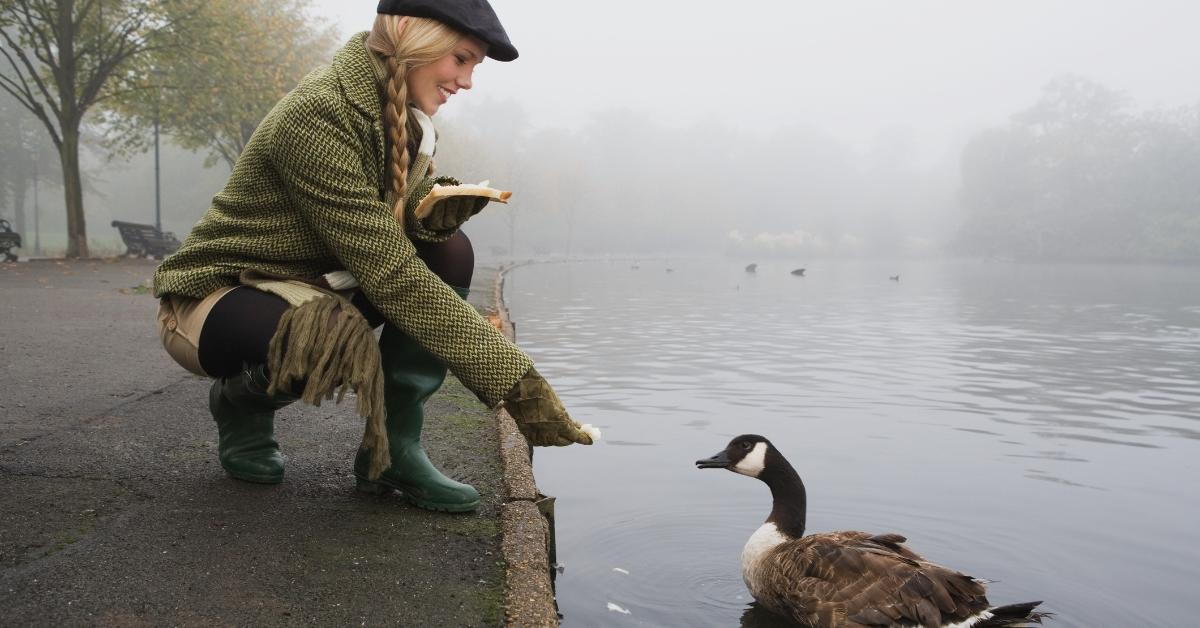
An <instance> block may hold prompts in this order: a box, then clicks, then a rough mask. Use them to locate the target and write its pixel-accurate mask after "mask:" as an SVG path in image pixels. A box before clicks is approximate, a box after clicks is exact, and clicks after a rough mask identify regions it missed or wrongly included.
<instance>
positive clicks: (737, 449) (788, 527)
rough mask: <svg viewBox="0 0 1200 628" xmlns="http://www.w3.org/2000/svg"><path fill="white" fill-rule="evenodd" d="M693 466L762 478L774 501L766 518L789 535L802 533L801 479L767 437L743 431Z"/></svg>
mask: <svg viewBox="0 0 1200 628" xmlns="http://www.w3.org/2000/svg"><path fill="white" fill-rule="evenodd" d="M696 466H697V467H698V468H700V469H728V470H729V471H733V472H734V473H738V474H741V475H745V476H749V477H752V478H757V479H758V480H760V481H762V482H763V483H765V484H766V485H767V486H768V487H770V489H771V497H772V499H773V501H774V504H773V507H772V508H771V515H770V516H769V517H767V522H768V523H769V524H772V525H773V526H774V527H775V528H776V529H778V530H779V531H780V532H781V533H783V534H785V535H787V536H788V537H789V538H799V537H801V536H803V534H804V519H805V509H806V505H807V496H806V494H805V491H804V483H803V482H802V481H801V480H800V475H799V474H798V473H796V469H795V468H793V467H792V465H791V464H790V463H789V462H788V461H787V459H786V458H784V457H783V454H781V453H779V450H777V449H775V446H774V445H772V444H771V441H769V440H767V439H766V437H764V436H759V435H758V434H742V435H741V436H738V437H735V438H734V439H733V440H731V441H729V444H728V445H726V446H725V449H722V450H721V451H719V452H717V454H716V455H714V456H712V457H711V458H705V459H703V460H697V461H696Z"/></svg>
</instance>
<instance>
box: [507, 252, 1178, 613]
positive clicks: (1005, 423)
mask: <svg viewBox="0 0 1200 628" xmlns="http://www.w3.org/2000/svg"><path fill="white" fill-rule="evenodd" d="M745 264H746V261H741V260H727V261H672V262H671V263H669V264H668V263H666V262H662V261H647V260H642V261H640V262H639V263H638V264H636V267H635V266H634V265H632V264H631V263H630V262H628V261H625V262H612V263H605V262H588V263H574V264H538V265H532V266H526V267H522V268H519V269H517V270H516V271H514V272H513V274H512V276H511V277H510V280H509V281H508V287H507V292H506V298H507V299H508V302H509V306H510V308H511V309H512V314H513V318H514V319H515V320H516V321H517V323H518V330H519V338H518V340H519V341H520V343H521V345H522V346H523V347H524V348H526V350H528V351H529V352H530V354H531V355H533V357H534V358H535V359H536V360H537V362H538V365H539V370H540V371H541V372H543V373H544V374H546V375H547V376H548V377H549V378H550V379H551V381H552V382H553V383H554V384H555V387H556V389H557V390H558V391H559V394H560V395H561V396H562V397H563V398H564V400H565V401H566V403H567V405H568V408H569V409H570V410H571V412H572V414H573V415H574V416H576V417H577V418H580V419H582V420H583V421H585V422H590V423H594V424H597V425H598V426H599V427H601V429H603V430H604V435H605V438H606V440H604V441H602V442H601V443H600V444H598V445H596V446H594V447H592V448H582V447H570V448H565V449H561V450H557V449H540V450H538V453H537V457H536V460H535V468H536V471H537V475H538V480H539V484H540V485H541V487H542V488H543V490H544V491H545V492H546V493H548V494H551V495H555V496H557V497H558V502H557V506H556V516H557V536H558V558H559V561H560V563H562V564H563V565H564V567H565V570H564V572H563V573H562V574H561V575H560V576H559V577H558V581H557V584H558V592H559V604H560V607H561V609H562V611H563V613H564V616H565V623H566V625H567V626H572V625H575V626H592V625H617V626H626V625H627V626H737V625H739V622H743V624H744V625H747V626H749V625H754V626H762V625H770V624H769V623H763V622H770V621H772V620H771V619H770V618H767V619H763V618H761V617H760V615H762V614H764V613H762V612H761V611H754V610H752V609H751V607H750V606H749V605H750V603H751V602H752V600H751V599H750V598H749V596H748V594H747V592H746V590H745V587H744V586H743V585H742V583H741V577H740V573H739V566H738V555H739V553H740V550H741V546H742V544H743V543H744V542H745V539H746V538H747V536H748V535H749V534H750V533H751V532H752V531H753V530H754V529H755V528H756V527H757V526H758V524H759V523H761V521H762V519H763V518H764V517H765V516H766V513H767V511H768V510H769V508H770V496H769V493H768V492H767V491H766V488H765V487H764V486H762V485H761V484H759V483H757V482H755V481H753V480H749V479H747V478H742V477H740V476H736V475H734V474H730V473H712V472H709V473H700V472H697V471H696V470H695V469H694V468H692V465H691V462H692V461H693V460H696V459H697V458H699V457H704V456H708V455H711V454H712V453H713V452H715V451H717V450H719V449H720V448H721V447H723V446H724V444H725V443H726V442H727V441H728V439H729V438H730V437H731V436H733V435H736V434H739V433H745V432H756V433H761V434H764V435H766V436H768V437H769V438H771V439H772V440H773V441H774V442H775V443H776V445H778V446H779V447H780V449H781V450H782V451H783V452H784V453H785V454H786V455H788V456H789V457H790V459H791V460H792V462H793V463H794V464H795V466H796V467H797V469H798V470H799V471H800V473H801V475H802V476H803V477H804V478H805V482H806V484H807V485H808V490H809V508H810V510H809V529H811V530H814V531H821V530H834V529H846V528H857V529H866V530H870V531H874V532H890V531H896V532H901V533H904V534H905V535H906V536H908V537H909V540H910V543H911V544H912V546H913V547H914V548H915V549H916V550H918V551H920V552H922V553H924V554H926V555H927V556H928V557H929V558H931V559H934V560H938V561H940V562H944V563H946V564H949V565H951V566H953V567H955V568H958V569H961V570H963V571H966V572H968V573H971V574H973V575H976V576H979V577H984V578H988V579H992V580H997V581H998V582H997V583H996V584H994V585H992V587H991V591H992V595H991V597H992V598H993V600H995V601H999V602H1015V601H1022V600H1027V599H1045V600H1047V602H1046V608H1047V610H1051V611H1054V612H1056V613H1057V614H1058V616H1057V618H1056V621H1055V625H1060V626H1095V625H1183V624H1186V623H1187V621H1186V620H1185V618H1187V617H1189V616H1190V615H1188V614H1185V613H1186V612H1187V610H1186V609H1185V607H1184V604H1185V601H1186V600H1187V599H1188V595H1190V593H1189V594H1186V595H1185V592H1187V591H1190V589H1191V587H1192V584H1191V583H1194V582H1196V581H1200V569H1198V568H1197V566H1196V565H1197V563H1198V561H1197V558H1200V551H1198V550H1197V541H1200V533H1198V532H1196V531H1195V529H1196V526H1195V525H1194V524H1193V523H1192V521H1193V520H1194V519H1195V517H1196V514H1197V510H1198V506H1200V500H1198V498H1197V492H1196V491H1195V489H1194V488H1192V487H1191V486H1190V485H1188V484H1189V482H1190V481H1185V480H1184V479H1183V478H1189V477H1195V476H1196V472H1197V470H1198V467H1200V463H1198V462H1197V453H1198V451H1197V450H1198V449H1200V445H1198V441H1200V438H1198V437H1200V421H1198V419H1200V383H1198V382H1197V379H1196V374H1197V373H1200V272H1197V270H1196V269H1195V268H1176V267H1158V266H1155V267H1150V266H1146V267H1113V266H1034V265H1028V266H1024V265H1011V264H972V263H965V264H964V263H957V264H944V265H938V264H932V263H930V264H913V263H907V264H904V265H887V264H867V263H826V264H815V263H809V264H805V266H806V267H807V268H808V271H807V273H806V275H805V276H804V277H796V276H792V275H790V274H789V270H790V269H791V268H792V267H793V266H794V265H791V266H789V265H786V264H775V265H772V264H769V263H760V265H759V267H758V269H757V272H756V273H754V274H749V273H746V272H744V270H743V267H744V266H745ZM668 267H669V268H671V269H672V271H673V272H670V273H668V272H666V269H667V268H668ZM896 274H900V275H901V276H902V277H903V280H902V281H899V282H897V281H891V280H889V277H891V276H893V275H896ZM1131 597H1132V598H1133V599H1137V600H1139V601H1138V603H1137V604H1132V605H1131V604H1128V603H1126V602H1124V601H1123V600H1128V599H1130V598H1131ZM610 603H611V604H613V605H615V606H617V607H619V608H620V609H622V610H628V611H629V613H628V614H626V613H622V612H616V611H612V610H609V608H610V607H609V606H608V605H609V604H610ZM767 615H769V614H767Z"/></svg>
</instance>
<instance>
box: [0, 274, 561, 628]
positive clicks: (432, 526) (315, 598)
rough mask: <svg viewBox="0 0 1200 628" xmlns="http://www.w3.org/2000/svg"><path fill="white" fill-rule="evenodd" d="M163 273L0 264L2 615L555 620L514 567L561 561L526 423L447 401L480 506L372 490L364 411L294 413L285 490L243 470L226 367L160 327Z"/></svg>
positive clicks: (437, 415) (285, 419)
mask: <svg viewBox="0 0 1200 628" xmlns="http://www.w3.org/2000/svg"><path fill="white" fill-rule="evenodd" d="M153 268H154V262H151V261H145V260H80V261H70V262H66V261H59V262H55V261H33V262H22V263H15V264H0V608H3V609H4V611H3V612H2V613H0V625H5V626H30V625H56V626H57V625H84V624H86V625H96V624H100V625H122V626H125V625H135V626H137V625H256V626H257V625H290V624H320V625H349V624H354V625H404V626H493V625H500V624H503V623H505V621H506V615H507V621H508V623H510V624H513V625H526V624H529V625H534V624H540V625H545V624H552V623H553V602H552V598H550V597H548V596H550V595H551V593H550V591H549V590H548V588H547V587H546V586H544V585H538V586H535V587H534V588H533V589H530V590H528V591H523V593H522V595H524V596H525V597H526V598H528V600H527V601H522V600H520V599H518V600H516V601H514V600H513V599H506V594H507V595H509V597H510V598H511V595H512V590H513V588H514V585H513V584H512V582H513V581H514V574H513V573H512V572H513V569H514V567H517V568H519V569H521V570H524V572H523V574H524V575H522V574H517V576H516V579H515V580H516V581H519V582H523V581H524V580H531V581H532V580H537V581H539V582H540V578H542V576H541V575H540V573H541V572H543V571H546V569H545V568H544V565H545V564H546V563H545V560H546V559H545V553H544V549H542V548H541V547H540V546H541V545H544V543H545V534H546V532H545V523H544V521H539V520H537V518H536V509H534V508H533V506H532V502H533V501H535V500H536V497H537V496H536V490H535V488H534V487H533V484H532V476H531V475H529V477H528V478H524V479H520V480H514V479H513V473H512V472H511V470H509V469H508V468H507V465H508V464H509V463H505V462H502V456H501V453H502V452H506V453H504V458H505V459H509V460H512V459H519V458H520V456H519V455H517V456H514V452H519V451H520V448H521V446H522V445H523V443H521V442H519V441H514V440H513V439H512V436H513V432H512V431H511V425H510V426H509V431H508V432H507V434H508V436H507V437H506V432H505V431H504V430H503V429H501V430H500V431H499V432H497V429H496V425H495V422H494V420H493V419H492V418H491V416H490V415H489V413H488V412H487V410H486V409H485V408H484V407H483V406H482V405H481V404H480V403H479V402H478V401H476V400H475V398H474V396H473V395H471V394H470V393H468V392H467V391H466V390H465V389H464V388H463V387H462V386H461V385H460V384H458V382H457V381H455V380H453V378H450V381H448V383H447V385H446V386H445V387H443V390H442V391H440V392H439V393H438V394H437V395H435V397H434V398H433V399H432V400H431V402H430V405H429V406H428V408H427V410H428V414H429V416H430V419H429V420H428V421H427V424H426V430H425V437H424V441H425V444H426V448H427V450H428V451H429V455H430V457H431V458H432V459H433V460H434V461H435V463H437V464H438V465H439V466H440V467H441V468H442V469H443V471H445V472H446V473H447V474H448V475H450V476H452V477H455V478H457V479H460V480H462V481H466V482H470V483H472V484H474V485H475V486H476V487H477V488H479V490H480V492H481V493H482V494H483V500H482V503H481V505H480V508H479V511H478V512H476V513H471V514H466V515H449V514H441V513H431V512H426V511H424V510H420V509H418V508H415V507H411V506H409V505H407V504H406V503H405V502H404V501H403V500H401V499H399V498H397V497H395V496H392V497H388V498H370V497H363V496H360V495H358V494H357V493H355V492H354V488H353V487H354V478H353V476H352V472H351V465H352V462H353V457H354V452H355V450H356V448H357V445H358V442H359V439H360V438H361V435H362V421H361V419H359V418H358V417H356V416H355V415H354V413H353V406H352V404H350V403H347V404H344V405H342V406H336V405H332V404H331V403H329V402H327V403H326V404H325V405H323V406H321V407H310V406H306V405H303V404H293V405H292V406H290V407H289V408H287V409H284V410H282V411H280V412H279V414H278V416H277V424H276V432H277V435H278V437H279V440H280V443H281V446H282V448H283V451H284V453H285V455H286V456H287V475H286V478H285V480H284V483H283V484H281V485H277V486H260V485H252V484H247V483H243V482H238V481H235V480H231V479H229V478H228V477H227V476H226V475H225V474H224V472H223V471H222V470H221V468H220V465H219V464H218V462H217V454H216V428H215V425H214V424H213V421H212V419H211V418H210V416H209V414H208V410H207V402H206V399H207V390H208V387H209V382H208V380H205V379H203V378H200V377H196V376H194V375H191V374H189V373H187V372H186V371H184V370H183V369H182V368H180V367H179V366H177V365H176V364H175V363H174V362H173V361H171V359H170V358H169V357H168V356H167V355H166V353H165V352H163V350H162V349H161V347H160V345H159V342H158V339H157V337H156V334H155V330H154V315H155V312H156V305H157V303H156V301H155V299H154V298H153V297H152V296H151V295H150V294H149V293H148V291H147V290H146V289H145V286H147V285H148V283H147V282H148V280H149V278H150V276H151V274H152V272H153ZM493 274H494V273H493ZM483 279H484V280H486V276H485V277H484V278H483ZM476 293H477V294H476V296H475V298H478V299H486V298H490V297H491V296H494V294H493V293H492V292H491V291H489V290H486V289H484V290H479V289H477V290H476ZM473 300H474V299H473ZM501 418H506V417H504V416H503V415H501ZM509 422H510V423H511V419H509ZM506 438H507V444H503V442H504V441H505V439H506ZM516 438H517V439H519V436H517V437H516ZM525 472H526V473H527V469H526V471H525ZM522 483H523V484H522ZM514 487H515V488H514ZM522 487H523V488H522ZM515 493H523V495H515ZM531 510H532V511H533V515H532V516H531V515H530V511H531ZM539 526H540V527H539ZM505 529H509V530H520V533H519V534H511V533H510V534H509V535H508V536H507V537H506V536H505V534H504V533H503V531H504V530H505ZM539 535H540V536H539ZM518 536H520V537H522V538H517V537H518ZM507 546H512V547H507ZM514 548H515V549H514ZM539 551H540V553H539ZM514 552H515V553H514ZM506 556H507V557H508V559H507V560H506ZM513 557H520V558H513ZM518 562H523V564H522V565H517V564H516V563H518ZM529 574H532V576H530V575H529ZM506 579H507V581H508V582H509V584H508V585H507V586H506ZM545 582H546V583H547V584H548V582H549V580H548V576H545ZM548 605H549V606H548ZM530 609H533V610H532V611H531V610H530Z"/></svg>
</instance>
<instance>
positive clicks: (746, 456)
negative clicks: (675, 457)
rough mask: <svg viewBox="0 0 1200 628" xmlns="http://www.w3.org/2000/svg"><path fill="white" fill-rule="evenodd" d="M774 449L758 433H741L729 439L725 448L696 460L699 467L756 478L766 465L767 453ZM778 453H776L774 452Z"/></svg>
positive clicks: (769, 442)
mask: <svg viewBox="0 0 1200 628" xmlns="http://www.w3.org/2000/svg"><path fill="white" fill-rule="evenodd" d="M773 450H774V447H772V446H771V441H769V440H767V439H766V438H764V437H762V436H759V435H758V434H742V435H741V436H738V437H737V438H734V439H733V440H731V441H729V444H728V445H726V446H725V449H722V450H721V451H719V452H717V453H716V455H714V456H712V457H711V458H705V459H703V460H697V461H696V467H697V468H700V469H728V470H730V471H733V472H734V473H740V474H742V475H748V476H750V477H752V478H757V477H759V476H760V475H762V473H763V471H764V470H765V469H766V465H767V453H768V452H771V451H773ZM776 455H778V454H776Z"/></svg>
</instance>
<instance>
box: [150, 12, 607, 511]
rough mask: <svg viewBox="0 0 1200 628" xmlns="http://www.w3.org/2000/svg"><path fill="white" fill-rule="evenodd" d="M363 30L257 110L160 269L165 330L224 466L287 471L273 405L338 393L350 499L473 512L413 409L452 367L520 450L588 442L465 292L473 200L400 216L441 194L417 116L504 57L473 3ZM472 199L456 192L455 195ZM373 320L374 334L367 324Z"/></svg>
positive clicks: (493, 27) (494, 24)
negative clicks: (424, 441) (233, 159)
mask: <svg viewBox="0 0 1200 628" xmlns="http://www.w3.org/2000/svg"><path fill="white" fill-rule="evenodd" d="M378 13H379V15H378V16H377V17H376V20H375V26H374V28H373V30H372V31H371V32H370V33H369V34H368V33H360V34H358V35H356V36H355V37H353V38H351V39H350V41H349V42H348V43H347V44H346V45H345V46H344V47H343V48H342V49H341V50H340V51H339V52H338V53H337V55H336V56H335V57H334V60H333V63H332V64H331V65H330V66H328V67H325V68H321V69H318V70H316V71H314V72H313V73H311V74H310V75H309V76H307V77H306V78H305V79H304V80H303V81H302V82H301V83H300V85H299V86H297V87H296V89H295V90H293V91H292V92H291V93H290V94H288V95H287V96H286V97H284V98H283V100H281V101H280V102H279V103H278V104H277V105H276V106H275V107H274V109H272V111H271V112H270V113H269V114H268V115H267V117H266V118H265V119H263V121H262V123H261V124H260V125H259V127H258V129H257V130H256V131H255V133H254V135H253V137H252V138H251V140H250V142H249V143H248V144H247V145H246V149H245V150H244V151H243V153H242V155H241V156H240V157H239V158H238V161H237V164H236V165H235V166H234V169H233V173H232V175H231V176H230V178H229V181H228V183H227V184H226V186H225V188H224V189H223V190H222V191H221V192H220V193H219V194H218V195H217V196H216V197H214V199H213V203H212V206H211V208H210V209H209V210H208V212H207V213H206V214H205V216H204V217H203V218H202V219H201V220H200V222H198V223H197V224H196V226H195V227H194V228H193V230H192V232H191V234H190V235H189V236H188V238H187V240H186V241H185V242H184V243H183V246H182V247H181V248H180V249H179V250H178V251H177V252H176V253H175V254H174V255H172V256H171V257H169V258H167V259H166V260H165V261H164V262H163V263H162V265H161V266H159V268H158V270H157V271H156V273H155V276H154V292H155V295H156V296H158V297H160V298H161V299H162V301H161V306H160V310H159V331H160V335H161V337H162V339H163V344H164V346H165V347H166V349H167V352H168V353H169V354H171V356H172V357H173V358H174V359H175V360H176V361H178V362H179V363H180V364H181V365H182V366H184V367H185V368H187V369H188V370H190V371H192V372H195V373H198V374H201V375H206V376H210V377H214V378H216V381H215V382H214V383H213V385H212V389H211V391H210V393H209V407H210V409H211V411H212V415H213V418H214V419H215V420H216V422H217V430H218V433H219V444H218V450H219V457H220V461H221V466H222V467H223V468H224V469H225V470H226V472H227V473H228V474H229V475H231V476H232V477H234V478H237V479H241V480H246V481H250V482H261V483H278V482H281V481H282V480H283V457H282V456H281V454H280V452H279V445H278V444H277V443H276V441H275V438H274V434H273V421H274V415H275V411H276V410H278V409H279V408H282V407H283V406H286V405H287V404H289V403H291V402H293V401H295V400H296V399H298V398H299V399H303V400H305V401H308V402H310V403H319V402H320V400H321V399H323V398H329V397H331V396H333V394H334V392H335V391H336V392H338V399H339V400H340V399H341V395H342V393H344V392H345V390H346V389H347V388H351V389H354V390H355V391H356V392H357V396H358V412H359V414H360V415H362V416H364V417H365V418H366V419H367V428H366V432H365V434H364V436H363V443H362V446H361V447H360V448H359V453H358V456H357V457H356V459H355V461H354V473H355V476H356V477H357V481H358V487H359V489H360V490H363V491H368V492H373V493H382V492H389V491H391V490H393V489H396V490H400V491H403V493H404V495H405V497H406V498H407V499H409V500H410V501H412V502H413V503H415V504H416V505H418V506H421V507H424V508H430V509H436V510H445V511H454V512H461V511H469V510H473V509H474V508H475V507H476V505H477V504H478V503H479V493H478V492H477V491H476V490H475V489H474V488H473V487H471V486H469V485H466V484H462V483H459V482H456V481H454V480H451V479H449V478H447V477H446V476H444V475H443V474H442V473H441V472H440V471H438V470H437V469H436V468H435V467H434V466H433V465H432V464H431V463H430V462H429V459H428V457H426V455H425V452H424V450H423V449H422V448H421V444H420V433H421V427H422V423H423V413H422V405H423V403H424V401H425V400H426V399H427V398H428V397H429V396H430V395H431V394H433V392H434V391H436V390H437V389H438V387H440V386H441V383H442V381H443V379H444V377H445V375H446V368H447V366H448V367H449V369H450V370H451V371H453V372H454V374H455V375H456V376H457V377H458V378H459V379H460V380H461V381H462V382H463V384H464V385H466V386H467V388H469V389H470V390H471V391H472V392H474V393H475V394H476V395H477V396H478V397H479V399H480V400H482V401H483V402H484V403H485V404H487V405H488V407H495V406H498V405H500V404H504V405H505V407H506V409H507V410H508V411H509V413H510V414H512V415H513V417H514V419H515V420H516V421H517V424H518V427H519V428H520V429H521V431H522V433H523V434H524V435H525V436H526V438H527V439H528V440H529V441H530V443H531V444H534V445H568V444H571V443H583V444H591V442H592V438H591V436H590V430H587V428H586V426H580V425H578V424H577V423H575V422H574V421H572V420H571V418H570V417H569V416H568V415H567V413H566V411H565V410H564V409H563V407H562V404H561V402H559V400H558V397H557V396H556V395H555V394H554V391H553V389H551V388H550V386H549V384H547V383H546V381H545V380H544V379H543V378H542V377H541V376H540V375H539V374H538V372H537V370H535V369H534V368H533V362H532V360H530V359H529V357H528V356H526V355H525V354H524V353H523V352H522V351H521V350H520V349H518V348H517V347H516V346H515V345H513V344H512V343H511V342H509V341H508V340H506V339H505V338H504V337H503V336H502V335H501V334H500V333H499V332H497V331H496V329H495V328H494V327H492V325H490V324H489V323H488V322H487V321H485V320H484V319H483V318H482V317H481V316H480V315H479V314H478V313H477V312H476V311H475V310H474V308H472V307H471V306H470V305H468V304H467V303H466V301H465V297H466V293H467V288H468V287H469V285H470V280H471V273H472V269H473V264H474V258H473V254H472V249H471V243H470V241H469V240H468V239H467V237H466V236H465V235H464V234H463V233H462V232H461V231H459V230H458V227H459V226H460V225H461V224H462V222H464V221H465V220H467V219H468V218H469V217H470V216H471V215H473V214H474V213H476V212H478V211H479V210H480V209H481V208H482V206H483V203H486V200H483V199H478V198H477V197H458V198H457V199H455V198H451V199H446V200H443V201H441V202H439V203H438V204H437V205H435V206H434V208H433V211H432V212H431V213H430V214H429V215H427V216H426V217H425V218H423V219H421V220H418V219H416V218H415V217H414V215H413V209H414V208H415V206H416V205H417V203H418V202H419V201H420V199H421V198H423V197H424V195H425V194H427V193H428V192H429V190H430V189H431V188H432V187H433V185H434V184H436V183H449V184H453V183H457V182H456V181H453V180H452V179H449V178H433V177H432V176H431V174H430V171H431V158H432V154H433V141H434V133H433V130H432V125H431V123H430V122H429V120H428V116H432V115H434V114H435V113H437V110H438V108H439V107H440V106H441V105H442V104H444V103H445V102H446V100H447V99H448V98H450V97H452V96H453V95H454V94H455V93H457V92H458V91H459V90H462V89H470V87H471V76H472V72H473V70H474V68H475V66H476V65H477V64H478V63H479V62H481V61H482V60H483V58H484V56H485V55H486V56H488V57H491V58H493V59H496V60H497V61H511V60H513V59H515V58H516V57H517V51H516V49H515V48H513V46H512V44H511V43H510V42H509V40H508V36H507V35H506V34H505V32H504V29H503V27H502V26H501V25H500V22H499V20H498V19H497V18H496V14H495V13H494V12H493V11H492V8H491V7H490V6H489V5H488V4H487V1H486V0H383V1H382V2H380V3H379V8H378ZM464 198H466V199H467V200H463V199H464ZM380 324H382V325H383V332H382V336H381V338H380V340H379V342H378V344H376V343H375V338H374V335H373V334H372V332H371V328H372V327H377V326H378V325H380Z"/></svg>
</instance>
